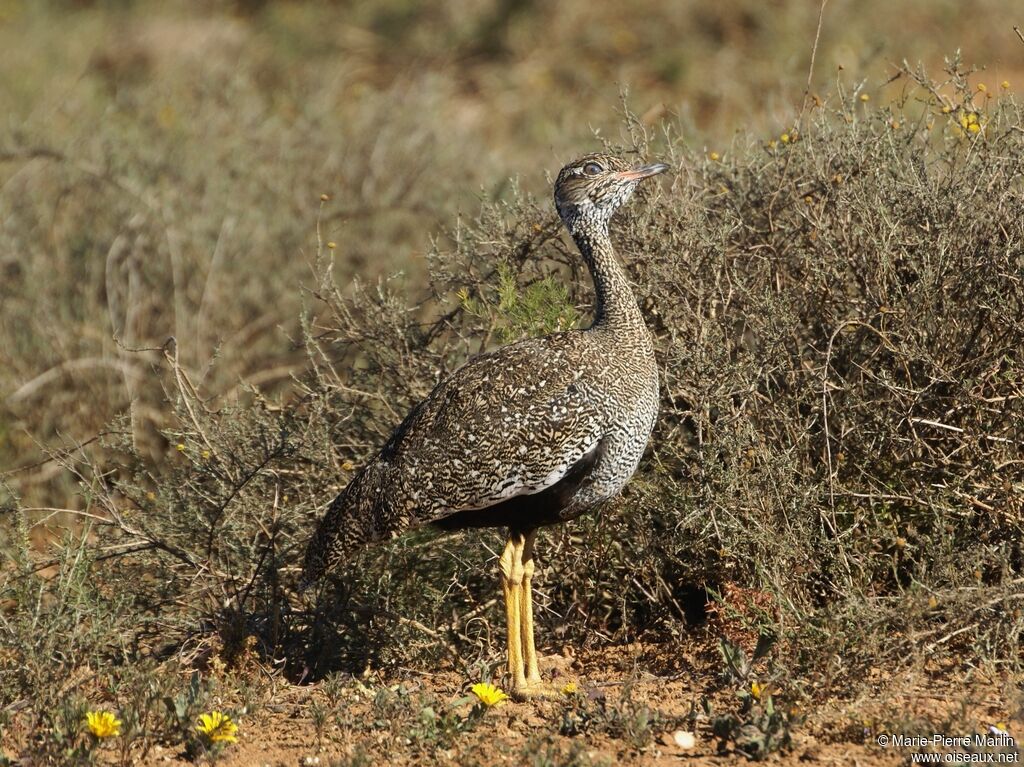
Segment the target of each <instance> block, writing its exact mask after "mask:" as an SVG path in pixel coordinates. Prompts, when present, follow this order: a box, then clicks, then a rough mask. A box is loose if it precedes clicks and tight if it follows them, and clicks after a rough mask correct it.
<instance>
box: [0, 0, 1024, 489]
mask: <svg viewBox="0 0 1024 767" xmlns="http://www.w3.org/2000/svg"><path fill="white" fill-rule="evenodd" d="M1007 11H1008V9H1007V6H1006V4H1005V3H1004V2H1000V1H999V0H979V1H978V2H973V3H962V2H954V1H953V0H949V1H948V2H947V1H946V0H905V1H904V2H901V3H899V5H898V7H897V6H893V5H892V4H891V3H889V2H886V1H885V0H857V1H856V2H854V0H833V2H832V3H830V4H829V5H828V6H827V15H826V23H825V24H824V25H823V29H822V34H821V41H820V44H819V48H818V57H817V63H816V68H815V79H814V84H813V90H814V92H816V93H818V92H820V93H825V92H826V91H829V90H831V89H832V88H833V87H834V86H835V84H836V83H840V84H842V86H843V87H844V88H846V89H847V90H855V89H858V88H861V89H863V91H864V93H865V94H867V95H869V96H871V97H872V98H874V99H875V100H876V103H879V102H885V101H888V100H890V99H892V98H895V97H898V95H899V93H900V91H901V89H902V87H903V83H899V82H897V83H893V84H891V85H889V86H888V87H886V86H884V85H883V84H884V83H885V82H886V80H888V79H889V77H891V76H892V75H893V74H894V73H895V68H894V65H896V64H898V63H899V62H900V61H902V60H903V59H906V60H908V61H910V62H912V63H914V64H916V63H917V62H919V61H920V62H923V63H924V64H925V65H926V66H927V67H928V68H929V69H930V70H931V71H939V70H940V69H941V65H942V61H943V57H944V56H945V55H949V54H951V53H953V52H954V51H956V50H957V49H960V50H962V51H963V57H964V60H965V61H966V62H968V63H978V64H984V65H986V66H987V67H988V70H987V71H986V72H984V74H983V78H984V79H985V80H986V81H987V82H988V83H989V84H990V85H992V86H993V87H996V84H997V83H999V82H1001V81H1003V80H1007V81H1009V82H1010V83H1018V82H1024V58H1022V56H1021V46H1022V44H1021V42H1020V40H1018V39H1017V37H1016V36H1015V35H1014V34H1013V31H1012V20H1011V19H1009V18H1008V17H1007ZM817 17H818V8H817V4H815V3H810V2H761V1H760V0H728V1H727V2H718V3H700V2H678V3H665V2H657V1H655V0H639V2H633V3H629V4H628V5H625V4H620V3H601V2H593V3H592V2H562V3H539V2H535V1H533V0H457V1H454V2H427V3H421V2H411V1H408V0H384V1H382V2H260V1H259V0H250V1H245V0H238V2H215V1H214V0H208V1H207V2H200V3H196V2H145V1H144V0H140V1H139V2H131V1H129V0H107V1H104V0H96V1H95V2H86V1H72V0H67V1H65V2H58V1H56V0H50V1H48V2H28V1H27V0H0V50H3V52H4V53H3V72H4V76H3V77H2V78H0V113H2V114H3V121H2V124H0V207H2V210H3V217H2V220H0V275H2V280H0V301H2V312H0V339H2V342H0V467H4V468H5V469H11V468H16V467H24V466H29V465H32V464H35V463H36V462H37V461H39V460H40V459H41V457H42V455H41V452H40V445H43V444H45V445H51V446H52V445H55V444H63V445H67V446H70V445H73V444H76V443H77V442H80V441H82V440H86V439H89V438H91V437H93V436H94V435H96V434H98V433H99V432H101V431H102V430H103V427H104V425H105V424H107V423H108V422H109V421H110V419H111V418H112V417H113V416H114V415H115V414H117V413H120V412H123V411H125V409H126V407H127V404H128V402H129V401H130V400H134V401H135V403H136V406H135V413H134V417H135V418H136V419H137V420H139V421H144V422H146V423H148V424H151V425H162V423H163V420H162V416H161V414H160V410H161V408H160V402H161V398H162V396H163V394H162V391H161V390H160V388H159V387H156V389H155V390H154V388H153V385H152V379H151V378H147V376H146V375H145V372H146V371H145V370H144V369H143V367H144V361H143V359H140V358H138V357H133V356H131V355H128V354H126V353H125V351H124V348H121V347H128V348H141V347H156V346H160V345H161V344H162V343H164V341H165V340H166V339H167V338H168V337H170V336H174V337H175V338H176V340H177V344H178V349H179V358H180V361H181V363H182V364H183V365H184V366H185V367H186V368H187V369H188V370H189V371H191V372H192V373H193V374H194V376H195V380H196V382H197V385H198V386H199V387H200V389H201V391H202V393H203V396H204V397H213V398H228V399H231V398H234V397H236V396H238V395H239V392H240V387H241V385H242V384H243V383H250V384H254V385H257V386H259V387H260V388H261V390H264V391H269V392H274V393H284V392H285V391H287V390H289V389H290V386H291V384H290V381H289V375H290V374H291V373H293V372H295V371H297V370H301V369H303V368H304V366H305V365H306V361H305V357H304V355H303V354H302V353H301V351H300V350H299V348H298V344H296V343H294V341H295V340H296V338H297V331H298V325H297V323H298V316H299V312H300V308H301V304H302V296H303V293H302V290H301V286H302V285H303V284H304V283H308V282H310V281H311V270H310V265H311V256H310V254H311V252H312V249H313V247H314V239H313V238H314V231H315V222H316V220H317V217H318V215H320V212H319V208H318V206H319V197H320V195H321V194H322V193H326V194H329V195H331V197H332V199H331V201H330V203H329V204H327V205H325V207H324V210H323V214H322V223H321V226H322V233H323V237H324V238H325V239H327V240H331V241H337V243H338V250H337V258H336V267H335V272H334V273H335V277H336V278H337V279H340V280H347V279H348V278H349V277H350V276H351V275H354V274H359V275H364V276H367V277H370V278H373V277H376V276H377V275H382V274H391V273H394V272H396V271H399V270H403V271H405V272H406V273H407V274H409V275H410V276H411V278H412V279H411V280H410V283H409V284H410V285H412V286H415V285H416V279H417V278H422V276H423V274H424V269H425V258H424V254H425V252H426V251H427V250H428V249H429V245H430V241H431V238H432V237H435V236H439V234H440V229H441V226H440V224H441V223H442V222H450V221H453V220H454V217H455V216H456V215H458V214H459V213H463V214H465V213H469V214H470V215H472V214H473V213H475V211H476V208H477V205H478V197H479V196H480V195H481V194H485V195H487V196H488V197H492V198H494V197H496V198H502V197H503V196H507V195H508V194H509V193H510V192H511V189H512V185H511V182H510V179H513V178H514V179H518V181H517V184H518V185H519V186H520V187H521V188H522V189H523V190H524V191H526V192H535V193H538V194H541V195H542V196H543V195H545V194H547V183H548V182H547V174H551V173H553V172H556V171H557V169H558V168H559V167H560V166H561V164H562V163H563V162H564V161H566V160H567V158H569V157H572V156H573V155H576V154H578V153H580V152H582V151H584V150H586V149H591V148H593V147H594V146H595V145H596V142H595V138H594V137H595V135H601V136H605V137H608V138H610V139H612V140H619V139H620V138H621V135H622V134H621V124H622V122H621V119H622V114H621V104H620V95H621V94H623V93H627V92H628V101H627V103H628V106H629V108H630V109H631V110H632V111H633V112H635V113H636V114H637V115H638V116H639V119H640V120H641V122H642V123H643V124H644V125H646V126H648V127H649V128H650V129H651V130H654V131H657V130H660V126H662V125H663V122H664V124H666V125H669V126H670V128H671V130H672V131H674V132H675V133H676V134H679V135H681V138H682V139H683V141H684V142H685V143H686V144H687V145H688V146H691V147H693V148H696V149H699V148H701V147H705V148H706V149H707V150H708V151H718V152H723V151H724V149H725V148H727V147H728V146H729V145H730V144H731V142H732V141H733V137H734V134H735V132H736V131H738V130H743V131H744V132H745V133H746V134H747V135H749V136H762V137H764V138H768V137H770V136H771V135H773V134H778V133H780V132H781V131H782V130H784V129H785V128H787V127H789V126H790V125H791V124H792V122H793V120H794V116H795V114H796V111H797V109H798V107H799V104H800V102H801V98H802V94H803V90H804V86H805V82H806V79H807V71H808V64H809V57H810V52H811V43H812V41H813V39H814V32H815V27H816V24H817ZM115 339H119V341H120V344H121V347H119V345H118V343H117V342H115ZM215 359H216V364H214V360H215ZM150 439H151V441H150V442H149V443H147V444H146V445H144V447H145V449H146V450H147V451H148V454H149V455H150V457H151V458H152V459H154V460H156V459H158V458H159V456H160V455H162V453H163V451H164V450H166V449H167V442H166V440H161V439H159V438H158V437H157V436H156V435H155V434H151V435H150ZM69 479H71V477H70V475H69V474H68V473H67V472H65V471H63V470H61V469H59V468H58V467H57V466H55V465H53V464H52V463H51V464H48V465H43V466H38V467H35V468H33V469H28V470H24V471H19V472H17V473H15V474H13V475H8V482H10V483H11V484H12V485H13V486H14V487H15V488H16V489H17V490H18V491H19V492H20V493H21V494H22V496H23V498H24V499H25V501H26V503H28V505H31V506H39V507H44V506H58V507H59V506H63V505H66V504H68V503H72V501H70V500H69V498H68V497H69V495H71V491H72V487H73V485H72V484H70V483H69V482H67V481H62V480H69Z"/></svg>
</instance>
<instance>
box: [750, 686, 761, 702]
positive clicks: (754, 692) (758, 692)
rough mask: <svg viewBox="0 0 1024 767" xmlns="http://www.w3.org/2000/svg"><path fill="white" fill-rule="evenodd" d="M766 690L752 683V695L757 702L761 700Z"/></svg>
mask: <svg viewBox="0 0 1024 767" xmlns="http://www.w3.org/2000/svg"><path fill="white" fill-rule="evenodd" d="M762 692H764V689H763V688H762V687H761V685H759V684H758V683H757V682H751V683H750V694H751V695H753V696H754V697H755V698H756V699H757V700H761V693H762Z"/></svg>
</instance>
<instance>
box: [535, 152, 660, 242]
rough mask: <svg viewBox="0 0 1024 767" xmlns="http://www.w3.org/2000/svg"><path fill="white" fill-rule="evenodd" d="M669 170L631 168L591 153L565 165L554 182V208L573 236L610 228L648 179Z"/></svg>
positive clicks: (657, 165)
mask: <svg viewBox="0 0 1024 767" xmlns="http://www.w3.org/2000/svg"><path fill="white" fill-rule="evenodd" d="M666 170H668V166H667V165H665V164H664V163H660V162H658V163H653V164H651V165H639V166H635V167H634V166H632V165H630V164H629V163H627V162H625V161H624V160H621V159H619V158H618V157H614V156H612V155H608V154H588V155H586V156H584V157H581V158H580V159H578V160H574V161H573V162H571V163H569V164H568V165H566V166H565V167H564V168H562V170H561V171H560V172H559V174H558V180H557V181H555V207H556V208H558V215H559V216H561V217H562V221H564V222H565V225H566V227H567V228H568V229H569V232H570V233H573V234H575V232H576V230H577V229H578V228H580V227H586V226H601V227H604V226H607V224H608V221H609V219H611V217H612V214H613V213H614V212H615V211H616V210H617V209H618V208H619V207H620V206H621V205H622V204H623V203H624V202H626V200H628V199H629V198H630V196H631V195H632V194H633V190H634V189H636V186H637V184H639V183H640V182H641V181H643V180H644V179H645V178H650V177H651V176H656V175H657V174H659V173H664V172H665V171H666Z"/></svg>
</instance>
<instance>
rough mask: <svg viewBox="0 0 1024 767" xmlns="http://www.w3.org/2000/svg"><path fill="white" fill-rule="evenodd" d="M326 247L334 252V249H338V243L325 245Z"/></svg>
mask: <svg viewBox="0 0 1024 767" xmlns="http://www.w3.org/2000/svg"><path fill="white" fill-rule="evenodd" d="M327 247H328V248H329V249H330V250H334V249H335V248H336V247H338V243H336V242H329V243H327Z"/></svg>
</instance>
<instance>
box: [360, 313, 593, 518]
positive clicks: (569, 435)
mask: <svg viewBox="0 0 1024 767" xmlns="http://www.w3.org/2000/svg"><path fill="white" fill-rule="evenodd" d="M580 335H581V334H578V333H563V334H557V335H555V336H548V337H545V338H540V339H529V340H527V341H523V342H520V343H517V344H512V345H510V346H506V347H503V348H501V349H499V350H497V351H495V352H492V353H490V354H485V355H481V356H480V357H476V358H474V359H473V360H471V361H470V362H468V363H467V364H466V365H465V366H463V367H462V368H460V369H459V370H457V371H456V372H455V373H454V374H453V375H452V376H451V377H449V378H448V379H446V380H445V381H443V382H441V383H440V384H438V386H437V387H436V388H435V389H434V391H433V392H432V393H431V394H430V396H428V397H427V399H425V400H424V401H423V402H421V403H420V404H419V405H418V406H417V407H416V408H415V409H414V410H413V412H412V413H410V414H409V417H408V418H406V420H405V421H404V422H403V423H402V425H401V426H399V427H398V429H396V430H395V433H394V434H393V435H392V437H391V439H390V440H389V442H388V444H387V445H386V446H385V447H384V449H383V450H382V452H381V455H380V458H379V460H384V461H387V462H388V463H389V464H390V465H391V466H392V467H393V468H394V469H396V470H397V476H398V478H399V484H400V486H401V492H402V494H403V496H404V499H403V500H404V501H405V502H406V505H408V506H410V507H411V508H409V511H411V512H412V513H413V515H414V516H415V517H416V518H417V519H418V520H419V521H420V522H433V521H436V520H438V519H441V518H443V517H445V516H448V515H450V514H454V513H456V512H459V511H464V510H467V509H480V508H485V507H488V506H491V505H494V504H497V503H500V502H502V501H505V500H507V499H509V498H513V497H515V496H519V495H528V494H534V493H538V492H541V491H543V490H545V489H547V488H549V487H551V486H553V485H555V484H556V483H557V482H559V481H560V480H561V479H563V478H564V477H565V476H566V474H567V473H568V472H569V471H570V470H571V469H572V467H573V466H575V465H577V464H578V463H579V462H580V460H581V459H583V458H584V456H587V455H591V454H593V452H594V450H595V449H596V447H597V445H598V442H599V441H600V439H601V437H602V434H603V423H602V421H601V419H600V417H599V413H598V412H597V408H596V406H595V402H594V398H593V392H591V391H589V390H588V388H587V387H586V385H585V383H584V382H583V381H582V380H581V379H580V375H579V369H578V366H577V365H575V364H573V362H572V361H571V360H573V359H578V350H575V347H576V346H578V344H580V343H582V342H583V339H582V338H581V337H580Z"/></svg>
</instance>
